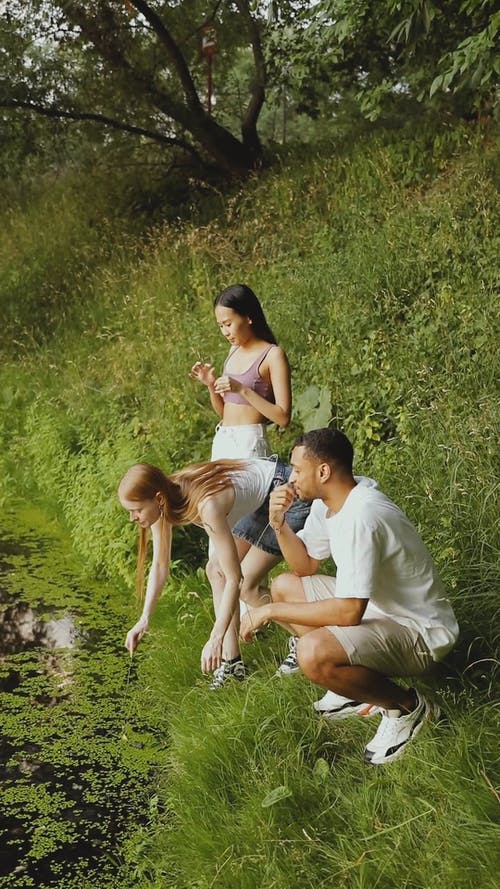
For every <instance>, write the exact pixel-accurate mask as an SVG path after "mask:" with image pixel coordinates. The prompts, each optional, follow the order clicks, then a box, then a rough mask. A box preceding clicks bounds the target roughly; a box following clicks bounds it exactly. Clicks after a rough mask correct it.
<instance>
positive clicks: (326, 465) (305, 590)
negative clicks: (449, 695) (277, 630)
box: [241, 429, 458, 765]
mask: <svg viewBox="0 0 500 889" xmlns="http://www.w3.org/2000/svg"><path fill="white" fill-rule="evenodd" d="M352 461H353V449H352V445H351V443H350V441H349V439H348V438H347V437H346V436H345V435H344V434H343V433H342V432H340V431H339V430H337V429H318V430H314V431H313V432H308V433H306V434H305V435H304V436H303V437H302V438H301V439H299V440H298V442H297V443H296V445H295V447H294V449H293V452H292V458H291V464H292V468H293V472H292V474H291V476H290V481H289V484H288V485H284V486H282V487H279V488H276V489H275V491H274V492H273V494H272V495H271V504H270V523H271V525H272V527H273V528H274V530H275V531H276V534H277V538H278V541H279V544H280V548H281V551H282V553H283V557H284V558H285V559H286V561H287V562H288V565H289V566H290V568H291V569H292V571H293V572H294V573H293V574H282V575H280V576H278V577H277V578H276V579H275V580H274V582H273V585H272V589H271V592H272V598H273V601H272V602H271V603H270V604H268V605H264V606H263V607H262V608H258V609H255V610H253V611H251V612H250V613H249V615H247V616H246V618H245V619H244V620H243V622H242V626H241V635H242V638H244V639H246V640H247V641H248V640H250V639H251V637H252V635H253V633H254V632H255V630H256V629H258V627H259V626H262V625H263V624H265V623H267V622H268V621H276V622H278V623H280V624H281V625H283V626H285V627H286V628H287V629H288V630H289V632H291V633H292V634H293V635H292V640H291V645H290V652H289V655H288V658H287V659H286V660H285V662H284V664H283V665H282V667H281V668H280V671H281V672H294V666H295V667H296V669H299V668H300V669H302V671H303V672H304V673H305V675H306V676H307V677H308V678H309V679H311V680H312V681H313V682H316V683H317V684H318V685H322V686H324V687H326V688H327V689H328V691H327V692H326V694H325V696H324V697H323V698H322V699H321V701H318V702H316V703H315V705H314V706H315V708H316V710H318V711H319V712H320V713H323V714H324V715H327V716H329V718H332V719H339V718H344V717H345V716H349V715H351V714H354V713H360V714H361V715H373V714H375V713H378V712H382V719H381V722H380V725H379V728H378V730H377V733H376V735H375V736H374V738H372V740H371V741H370V742H369V743H368V745H367V747H366V749H365V759H366V760H367V761H368V762H370V763H372V764H373V765H380V764H383V763H387V762H391V761H392V760H393V759H396V758H397V757H398V756H400V755H401V753H402V752H403V751H404V749H405V747H406V745H407V744H408V742H409V741H410V740H411V739H412V738H413V737H414V736H415V734H416V733H417V732H418V731H419V730H420V728H421V727H422V725H423V723H424V721H425V720H426V719H427V718H429V717H431V716H434V717H436V718H437V717H438V716H439V708H437V707H436V706H435V705H432V704H431V703H430V702H429V701H427V700H426V699H425V698H423V697H422V695H421V694H420V693H419V692H418V691H417V690H416V689H413V688H410V689H407V688H403V687H401V686H399V685H397V684H395V683H394V682H392V681H391V679H390V678H389V677H393V676H415V675H418V674H421V673H424V672H425V671H426V670H428V669H429V667H430V666H431V665H432V664H433V663H434V662H436V661H439V660H441V659H442V658H443V657H444V656H445V654H446V653H447V652H448V651H449V650H450V649H451V648H452V647H453V645H454V644H455V642H456V639H457V636H458V625H457V622H456V619H455V616H454V614H453V610H452V608H451V605H450V603H449V601H448V599H447V598H446V594H445V591H444V588H443V586H442V583H441V581H440V579H439V577H438V575H437V572H436V568H435V566H434V563H433V561H432V557H431V555H430V553H429V551H428V550H427V548H426V547H425V545H424V543H423V541H422V539H421V537H420V535H419V534H418V533H417V531H416V529H415V528H414V526H413V525H412V524H411V522H410V521H409V520H408V518H407V517H406V516H405V514H404V513H403V512H402V511H401V510H400V509H399V508H398V507H397V506H396V505H395V504H394V503H392V501H391V500H389V498H388V497H386V496H385V494H383V493H382V491H381V490H380V489H379V488H378V486H377V484H376V482H374V481H373V479H369V478H364V477H362V478H359V477H355V476H353V474H352ZM297 495H298V496H299V497H301V498H302V499H314V503H313V505H312V508H311V512H310V515H309V517H308V518H307V520H306V523H305V525H304V528H303V530H302V531H299V532H298V533H297V534H295V533H294V532H293V531H292V530H291V528H290V527H289V526H288V524H287V521H286V511H287V509H288V508H289V507H290V505H291V503H292V502H293V500H294V498H295V497H296V496H297ZM329 556H331V557H332V558H333V560H334V562H335V564H336V566H337V574H336V577H330V576H324V575H319V574H316V571H317V569H318V567H319V564H320V562H321V561H322V560H323V559H325V558H327V557H329Z"/></svg>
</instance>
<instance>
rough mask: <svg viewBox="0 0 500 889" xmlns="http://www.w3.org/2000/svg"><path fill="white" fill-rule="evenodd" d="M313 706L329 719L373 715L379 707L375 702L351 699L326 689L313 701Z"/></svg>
mask: <svg viewBox="0 0 500 889" xmlns="http://www.w3.org/2000/svg"><path fill="white" fill-rule="evenodd" d="M313 707H314V709H315V710H316V713H319V714H320V716H324V717H325V718H326V719H331V720H338V719H347V717H348V716H364V717H367V716H375V714H376V713H380V707H377V705H376V704H363V703H360V702H359V701H351V699H350V698H344V697H343V695H338V694H336V693H335V692H334V691H327V692H326V694H324V695H323V697H322V698H321V699H320V700H319V701H314V703H313Z"/></svg>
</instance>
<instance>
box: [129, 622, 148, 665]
mask: <svg viewBox="0 0 500 889" xmlns="http://www.w3.org/2000/svg"><path fill="white" fill-rule="evenodd" d="M148 626H149V624H148V621H147V620H146V618H144V617H141V618H139V620H138V621H137V623H136V624H134V626H133V627H132V629H131V630H129V631H128V633H127V636H126V639H125V648H126V649H127V650H128V651H129V653H130V657H132V655H133V654H134V651H135V650H136V648H137V646H138V645H139V642H140V641H141V639H142V637H143V636H144V633H146V632H147V630H148Z"/></svg>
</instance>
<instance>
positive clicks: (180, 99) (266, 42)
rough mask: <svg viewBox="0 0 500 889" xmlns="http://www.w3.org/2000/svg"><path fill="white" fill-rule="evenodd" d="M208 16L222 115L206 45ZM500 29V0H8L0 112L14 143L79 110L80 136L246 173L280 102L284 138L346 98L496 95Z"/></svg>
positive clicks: (438, 100)
mask: <svg viewBox="0 0 500 889" xmlns="http://www.w3.org/2000/svg"><path fill="white" fill-rule="evenodd" d="M211 22H214V23H215V27H216V33H217V39H218V45H219V51H218V52H217V55H216V56H215V105H214V109H213V113H212V114H210V113H209V111H208V109H207V102H206V88H207V60H206V59H205V58H203V57H202V56H201V54H200V44H201V36H202V33H203V28H204V26H206V25H207V24H208V23H211ZM499 30H500V13H499V12H497V11H496V6H495V2H494V0H446V2H444V3H438V2H434V0H280V2H278V0H186V2H184V0H183V2H180V0H96V2H95V3H91V4H90V3H78V2H74V0H26V2H21V0H9V2H7V3H5V4H4V10H3V15H2V18H1V31H0V64H1V67H0V70H1V74H0V115H1V116H3V120H4V122H5V123H6V124H7V127H8V128H9V130H10V138H11V141H12V142H13V143H15V144H16V146H17V150H18V151H19V152H20V153H22V152H23V151H28V150H30V147H33V146H35V145H37V144H38V143H39V138H40V132H41V131H40V124H39V123H38V124H35V123H34V122H33V121H34V120H35V119H36V118H37V117H38V119H45V120H51V121H52V123H53V125H54V126H55V122H56V121H59V122H60V121H64V122H65V123H66V132H67V131H68V126H67V125H68V124H69V123H71V124H72V129H73V131H75V130H76V133H77V134H78V136H79V135H80V134H82V140H83V141H85V140H89V138H91V136H90V135H89V134H95V133H96V132H100V133H102V134H103V135H102V136H101V137H100V138H101V140H102V142H103V143H105V142H107V143H110V142H112V143H113V144H116V143H117V142H118V141H119V140H120V138H121V139H122V140H123V138H124V134H125V135H126V136H127V138H128V137H129V136H133V137H138V139H139V144H141V145H145V144H147V145H156V146H157V148H158V150H159V151H161V152H163V154H166V155H167V156H168V157H170V156H171V155H172V152H173V153H175V155H176V157H177V158H179V157H182V158H185V157H187V158H189V160H190V162H193V161H194V163H195V164H196V165H197V166H198V167H200V165H203V166H204V168H205V169H206V167H207V166H213V167H215V168H217V169H218V170H223V171H225V172H228V173H230V174H231V175H235V174H236V175H240V174H243V173H246V172H248V171H249V170H250V169H253V168H255V166H256V165H257V164H258V163H260V162H261V160H262V154H263V146H262V141H263V137H264V138H265V137H266V135H267V137H268V138H270V139H272V138H273V137H274V133H275V129H276V128H275V126H274V124H273V125H272V127H269V126H267V124H266V122H267V121H268V120H269V114H271V115H273V114H274V117H275V116H276V113H277V111H278V110H281V111H282V115H283V131H282V140H284V138H285V124H286V120H285V118H286V115H287V114H289V113H296V112H302V113H305V114H307V115H309V117H311V118H317V119H318V120H322V119H324V120H327V121H332V120H334V119H336V117H337V115H338V113H339V107H340V106H344V107H349V108H357V109H358V113H359V112H361V114H363V115H364V116H365V117H368V118H369V119H375V118H376V117H377V116H379V115H380V114H382V113H383V112H384V110H385V109H386V108H388V107H391V106H392V107H394V105H397V106H398V107H400V105H401V103H404V102H405V101H410V102H413V103H415V102H417V101H418V102H421V103H427V104H430V105H434V106H437V107H439V106H444V107H447V108H448V109H450V110H453V111H457V110H458V111H459V112H460V113H465V114H470V113H476V112H477V111H478V109H480V108H484V107H488V106H489V107H491V106H492V105H494V104H495V101H496V98H497V83H498V74H499V72H500V60H499V56H498V34H499ZM265 102H266V103H267V105H268V111H267V113H266V115H264V116H263V118H261V111H262V109H263V106H264V103H265ZM262 119H263V120H264V125H262V123H261V121H262ZM302 119H303V118H302ZM298 120H299V121H300V120H301V118H298ZM299 126H300V124H299ZM296 131H297V128H296V129H295V132H296ZM60 132H61V129H60V125H59V129H58V130H57V133H58V134H59V133H60ZM78 136H77V137H76V141H77V139H78ZM94 138H95V136H94ZM4 144H5V137H4V138H3V139H2V138H1V137H0V151H2V149H3V147H4ZM73 150H74V146H73Z"/></svg>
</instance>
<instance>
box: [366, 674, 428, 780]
mask: <svg viewBox="0 0 500 889" xmlns="http://www.w3.org/2000/svg"><path fill="white" fill-rule="evenodd" d="M414 691H415V694H416V696H417V706H416V707H415V709H414V710H412V711H411V713H402V712H401V710H382V713H383V716H382V719H381V720H380V725H379V727H378V729H377V731H376V733H375V735H374V736H373V738H372V739H371V741H369V742H368V744H367V745H366V747H365V760H366V762H369V763H371V765H374V766H379V765H385V763H387V762H393V760H395V759H397V758H398V757H399V756H401V754H402V753H404V751H405V747H406V745H407V744H408V743H409V742H410V741H411V740H412V738H414V737H415V735H417V734H418V732H419V731H420V729H421V728H422V726H423V724H424V722H425V721H426V720H427V719H438V718H439V715H440V712H441V711H440V709H439V707H438V706H437V705H436V704H431V703H430V701H426V699H425V698H424V697H422V695H421V694H419V692H418V691H417V690H416V689H415V690H414Z"/></svg>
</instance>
